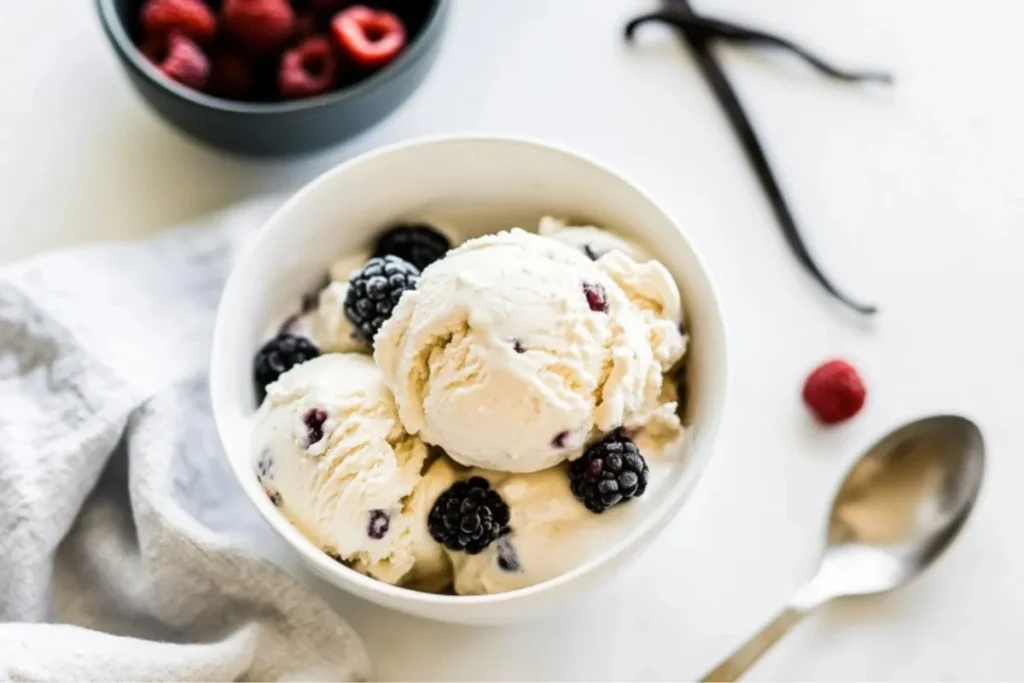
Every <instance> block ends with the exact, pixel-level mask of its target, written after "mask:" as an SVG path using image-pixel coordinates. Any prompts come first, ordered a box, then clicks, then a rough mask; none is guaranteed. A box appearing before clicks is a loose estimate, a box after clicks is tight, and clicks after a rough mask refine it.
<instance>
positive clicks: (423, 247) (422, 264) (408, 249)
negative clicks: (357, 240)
mask: <svg viewBox="0 0 1024 683" xmlns="http://www.w3.org/2000/svg"><path fill="white" fill-rule="evenodd" d="M451 248H452V243H451V242H449V241H448V238H447V237H445V236H444V234H443V233H441V232H440V231H439V230H437V229H436V228H433V227H431V226H429V225H426V224H423V223H417V224H415V225H399V226H396V227H394V228H391V229H390V230H388V231H387V232H385V233H384V234H383V235H381V238H380V241H379V242H378V243H377V248H376V249H375V250H374V252H373V255H374V256H397V257H398V258H400V259H404V260H406V261H408V262H409V263H411V264H412V265H414V266H416V267H417V268H419V269H420V270H421V271H422V270H423V269H424V268H426V267H427V266H429V265H430V264H431V263H433V262H434V261H437V260H439V259H441V258H442V257H444V255H445V254H447V253H448V250H449V249H451Z"/></svg>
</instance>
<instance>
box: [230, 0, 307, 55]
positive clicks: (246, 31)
mask: <svg viewBox="0 0 1024 683" xmlns="http://www.w3.org/2000/svg"><path fill="white" fill-rule="evenodd" d="M221 19H222V20H223V22H224V30H225V31H226V32H227V33H228V34H229V35H231V37H232V38H234V39H235V42H237V43H238V45H239V46H240V47H242V48H244V49H245V50H247V51H249V52H252V53H253V54H257V55H270V54H274V53H275V52H277V51H279V50H281V49H282V48H283V47H284V46H285V45H287V44H288V41H289V40H291V37H292V34H293V33H294V31H295V11H294V10H293V9H292V6H291V5H290V4H288V2H287V0H224V7H223V9H222V10H221Z"/></svg>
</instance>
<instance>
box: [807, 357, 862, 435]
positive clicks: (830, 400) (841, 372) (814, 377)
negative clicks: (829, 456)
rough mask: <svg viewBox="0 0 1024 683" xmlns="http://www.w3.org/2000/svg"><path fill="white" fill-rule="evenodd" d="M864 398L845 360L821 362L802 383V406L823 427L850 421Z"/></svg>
mask: <svg viewBox="0 0 1024 683" xmlns="http://www.w3.org/2000/svg"><path fill="white" fill-rule="evenodd" d="M866 397H867V390H866V389H865V388H864V382H863V381H862V380H861V378H860V375H859V374H858V373H857V370H856V369H855V368H854V367H853V366H852V365H850V364H849V363H847V362H846V361H844V360H830V361H828V362H827V363H823V364H822V365H820V366H818V367H817V368H816V369H815V370H814V372H812V373H811V374H810V376H808V378H807V380H806V381H805V382H804V390H803V398H804V403H806V404H807V407H808V408H810V409H811V412H813V413H814V415H815V416H816V417H817V418H818V419H819V420H820V421H821V422H823V423H824V424H836V423H838V422H843V421H844V420H848V419H850V418H851V417H853V416H854V415H856V414H857V413H859V412H860V409H861V408H862V407H863V406H864V399H865V398H866Z"/></svg>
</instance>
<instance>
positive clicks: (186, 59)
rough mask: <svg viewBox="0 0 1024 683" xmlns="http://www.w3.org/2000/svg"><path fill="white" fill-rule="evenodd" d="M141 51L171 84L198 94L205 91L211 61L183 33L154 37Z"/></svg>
mask: <svg viewBox="0 0 1024 683" xmlns="http://www.w3.org/2000/svg"><path fill="white" fill-rule="evenodd" d="M139 49H140V50H141V51H142V54H143V55H145V56H146V58H147V59H149V61H151V62H153V64H155V65H156V67H157V68H158V69H160V71H161V72H163V74H164V75H165V76H167V77H168V78H170V79H171V80H174V81H177V82H178V83H181V84H182V85H186V86H188V87H190V88H193V89H195V90H202V89H203V88H205V87H206V84H207V82H208V81H209V78H210V60H209V59H208V58H207V57H206V55H205V54H204V53H203V51H202V49H201V48H200V47H199V46H198V45H196V43H195V42H194V41H193V40H192V39H191V38H189V37H188V36H185V35H182V34H180V33H172V34H171V35H169V36H164V35H153V36H150V37H149V38H148V39H147V40H146V42H145V43H143V44H142V47H141V48H139Z"/></svg>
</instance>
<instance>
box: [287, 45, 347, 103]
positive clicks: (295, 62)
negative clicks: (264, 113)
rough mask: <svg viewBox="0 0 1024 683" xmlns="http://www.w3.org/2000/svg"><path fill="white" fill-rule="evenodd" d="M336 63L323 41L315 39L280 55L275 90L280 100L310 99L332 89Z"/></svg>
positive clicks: (331, 51)
mask: <svg viewBox="0 0 1024 683" xmlns="http://www.w3.org/2000/svg"><path fill="white" fill-rule="evenodd" d="M337 75H338V60H337V59H336V58H335V56H334V50H333V49H332V48H331V43H330V41H328V40H327V39H326V38H320V37H314V38H307V39H306V40H304V41H302V42H301V43H300V44H299V46H298V47H296V48H294V49H291V50H288V51H287V52H285V53H284V54H283V55H281V66H280V68H279V70H278V74H277V87H278V91H279V92H280V93H281V97H284V98H286V99H297V98H300V97H312V96H313V95H320V94H322V93H325V92H327V91H328V90H330V89H331V88H332V87H334V83H335V80H336V78H337Z"/></svg>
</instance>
